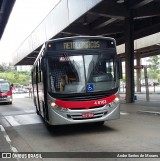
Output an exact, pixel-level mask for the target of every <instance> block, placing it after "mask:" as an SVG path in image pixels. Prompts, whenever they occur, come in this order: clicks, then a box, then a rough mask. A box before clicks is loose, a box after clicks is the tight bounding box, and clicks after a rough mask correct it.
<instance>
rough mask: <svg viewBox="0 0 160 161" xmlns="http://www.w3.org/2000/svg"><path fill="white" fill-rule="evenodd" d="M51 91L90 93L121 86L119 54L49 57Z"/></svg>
mask: <svg viewBox="0 0 160 161" xmlns="http://www.w3.org/2000/svg"><path fill="white" fill-rule="evenodd" d="M48 68H49V70H48V72H49V73H48V74H49V82H48V84H49V92H52V93H64V94H69V93H88V92H98V91H107V90H111V89H114V88H116V87H117V81H116V79H117V78H116V67H115V54H112V53H108V52H107V53H106V52H101V53H98V52H97V53H92V54H91V53H89V52H87V55H86V54H77V55H71V54H57V55H55V54H54V57H48Z"/></svg>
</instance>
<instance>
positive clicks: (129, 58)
mask: <svg viewBox="0 0 160 161" xmlns="http://www.w3.org/2000/svg"><path fill="white" fill-rule="evenodd" d="M133 32H134V24H133V17H132V12H131V11H129V13H128V16H127V17H126V18H125V64H126V66H125V68H126V103H132V102H134V39H133Z"/></svg>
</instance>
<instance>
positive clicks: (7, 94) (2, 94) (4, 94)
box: [0, 91, 12, 96]
mask: <svg viewBox="0 0 160 161" xmlns="http://www.w3.org/2000/svg"><path fill="white" fill-rule="evenodd" d="M11 95H12V91H8V92H2V93H0V96H11Z"/></svg>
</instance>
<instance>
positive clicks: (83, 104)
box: [55, 95, 116, 109]
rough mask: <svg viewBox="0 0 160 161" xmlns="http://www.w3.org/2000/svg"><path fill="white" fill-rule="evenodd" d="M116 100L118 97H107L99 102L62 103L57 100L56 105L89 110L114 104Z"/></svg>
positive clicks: (98, 100)
mask: <svg viewBox="0 0 160 161" xmlns="http://www.w3.org/2000/svg"><path fill="white" fill-rule="evenodd" d="M115 98H116V95H112V96H109V97H105V98H102V99H97V100H90V101H62V100H58V99H57V100H56V101H55V103H56V104H57V105H58V106H60V107H64V108H86V109H89V108H90V107H96V106H101V105H105V104H109V103H111V102H113V100H114V99H115Z"/></svg>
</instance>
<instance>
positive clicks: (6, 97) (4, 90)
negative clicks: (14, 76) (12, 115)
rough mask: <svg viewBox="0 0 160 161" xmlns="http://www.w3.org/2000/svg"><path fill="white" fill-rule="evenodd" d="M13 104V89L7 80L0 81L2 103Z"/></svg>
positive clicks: (0, 99) (0, 100)
mask: <svg viewBox="0 0 160 161" xmlns="http://www.w3.org/2000/svg"><path fill="white" fill-rule="evenodd" d="M1 102H2V103H5V102H7V103H9V104H12V87H11V85H10V83H9V82H8V81H7V80H4V79H0V103H1Z"/></svg>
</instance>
